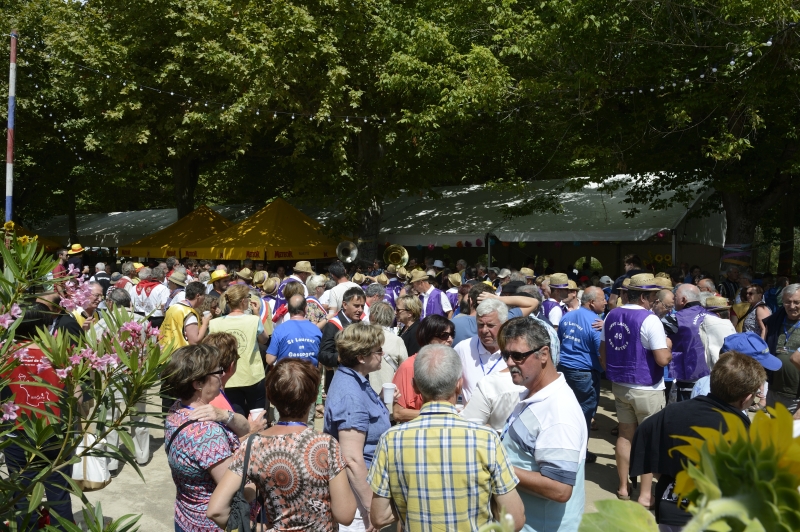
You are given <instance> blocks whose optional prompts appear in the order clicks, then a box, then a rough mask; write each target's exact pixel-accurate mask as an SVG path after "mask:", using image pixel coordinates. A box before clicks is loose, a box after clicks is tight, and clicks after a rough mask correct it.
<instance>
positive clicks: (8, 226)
mask: <svg viewBox="0 0 800 532" xmlns="http://www.w3.org/2000/svg"><path fill="white" fill-rule="evenodd" d="M13 230H14V222H12V221H11V220H9V221H7V222H6V223H4V224H3V231H5V232H6V233H9V232H11V231H13Z"/></svg>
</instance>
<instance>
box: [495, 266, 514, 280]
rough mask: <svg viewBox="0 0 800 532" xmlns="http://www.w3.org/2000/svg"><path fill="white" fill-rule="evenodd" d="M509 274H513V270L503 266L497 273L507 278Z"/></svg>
mask: <svg viewBox="0 0 800 532" xmlns="http://www.w3.org/2000/svg"><path fill="white" fill-rule="evenodd" d="M509 275H511V270H509V269H508V268H503V269H502V270H500V273H498V274H497V276H498V277H499V278H501V279H505V278H506V277H508V276H509Z"/></svg>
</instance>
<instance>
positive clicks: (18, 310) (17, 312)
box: [11, 303, 22, 318]
mask: <svg viewBox="0 0 800 532" xmlns="http://www.w3.org/2000/svg"><path fill="white" fill-rule="evenodd" d="M11 315H12V316H14V317H15V318H19V317H20V316H22V309H21V308H19V305H17V304H16V303H14V304H13V305H11Z"/></svg>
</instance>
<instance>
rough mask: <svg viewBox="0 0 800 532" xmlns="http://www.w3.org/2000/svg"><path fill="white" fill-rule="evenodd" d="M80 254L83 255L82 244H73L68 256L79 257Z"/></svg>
mask: <svg viewBox="0 0 800 532" xmlns="http://www.w3.org/2000/svg"><path fill="white" fill-rule="evenodd" d="M78 253H83V246H81V245H80V244H72V246H70V248H69V251H67V255H77V254H78Z"/></svg>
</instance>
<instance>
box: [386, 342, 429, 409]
mask: <svg viewBox="0 0 800 532" xmlns="http://www.w3.org/2000/svg"><path fill="white" fill-rule="evenodd" d="M416 358H417V354H416V353H414V354H413V355H411V356H410V357H408V358H407V359H405V360H404V361H403V362H402V363H401V364H400V367H399V368H397V373H395V374H394V378H393V379H392V382H393V383H394V385H395V386H397V390H398V391H399V392H400V394H401V395H400V399H398V400H397V404H399V405H400V406H401V407H402V408H409V409H411V410H419V409H420V408H422V396H421V395H420V394H418V393H417V392H415V391H414V385H413V384H411V380H412V379H413V378H414V360H415V359H416Z"/></svg>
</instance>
